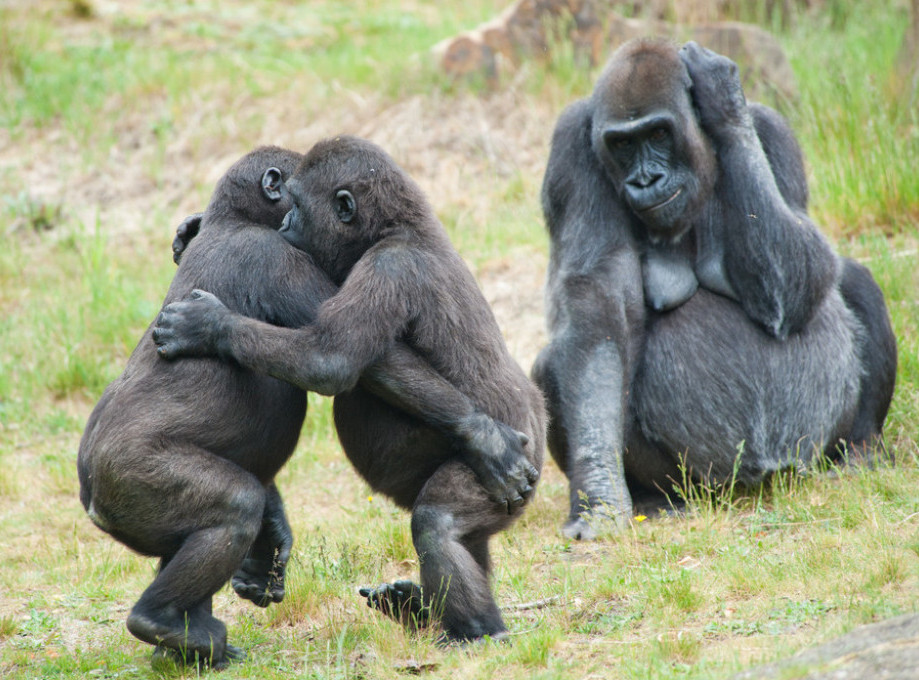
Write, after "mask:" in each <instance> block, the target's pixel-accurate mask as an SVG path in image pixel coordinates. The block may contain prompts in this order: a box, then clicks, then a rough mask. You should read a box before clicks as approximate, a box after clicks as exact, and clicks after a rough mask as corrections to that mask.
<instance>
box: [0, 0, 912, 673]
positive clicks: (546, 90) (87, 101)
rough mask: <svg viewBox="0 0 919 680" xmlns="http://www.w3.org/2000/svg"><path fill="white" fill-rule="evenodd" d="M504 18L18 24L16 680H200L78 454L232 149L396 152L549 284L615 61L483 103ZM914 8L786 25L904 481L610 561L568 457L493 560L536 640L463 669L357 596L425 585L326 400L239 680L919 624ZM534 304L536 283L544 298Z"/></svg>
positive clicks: (1, 627)
mask: <svg viewBox="0 0 919 680" xmlns="http://www.w3.org/2000/svg"><path fill="white" fill-rule="evenodd" d="M503 4H504V3H503V2H498V1H497V0H495V1H492V2H487V1H485V0H470V1H467V2H464V3H447V4H444V3H441V4H440V5H437V4H436V3H414V4H410V5H409V6H406V5H405V3H399V2H395V1H394V0H361V1H360V2H358V3H349V4H346V3H336V2H331V1H328V2H325V1H322V0H320V1H319V2H310V3H292V2H267V1H261V2H254V3H225V2H224V3H214V2H199V1H195V2H169V3H153V2H149V1H146V0H137V1H136V2H131V3H121V5H122V7H121V9H119V10H118V11H113V10H112V6H111V3H109V4H101V3H100V4H99V5H98V6H96V5H95V4H93V3H85V2H71V3H62V2H57V3H52V2H50V1H46V2H37V3H34V2H33V3H7V4H5V5H4V6H3V7H2V8H0V140H2V143H0V232H2V233H3V234H4V235H5V236H6V239H5V242H4V248H3V249H2V250H0V465H2V469H3V474H2V475H0V556H2V557H0V675H2V676H3V677H9V678H17V679H18V678H23V679H25V678H30V679H31V678H36V677H40V678H51V677H56V678H85V677H104V678H155V677H190V676H193V675H194V674H193V673H189V672H186V673H184V674H183V673H182V672H181V671H178V670H171V671H170V670H168V669H167V670H166V671H163V672H156V671H154V670H152V669H151V668H150V665H149V658H148V656H149V652H148V649H147V648H146V646H144V645H142V644H140V643H138V642H137V641H136V640H134V638H132V637H131V636H130V634H129V633H128V632H127V631H126V629H125V627H124V619H125V616H126V615H127V611H128V609H129V607H130V605H131V604H132V603H133V601H134V600H135V599H136V597H137V595H138V594H139V593H140V591H141V590H142V589H143V588H144V587H145V585H146V584H147V583H148V582H149V580H150V578H151V576H152V570H153V563H152V561H151V560H148V559H145V558H141V557H138V556H136V555H134V554H132V553H130V552H129V551H127V550H125V549H123V548H122V547H121V546H120V545H118V544H116V543H115V542H114V541H112V540H111V539H109V538H108V537H107V536H105V535H104V534H102V533H101V532H99V531H98V530H96V529H95V528H94V527H93V526H92V525H91V523H90V522H89V521H88V520H87V518H86V517H85V513H84V512H83V510H82V508H81V506H80V505H79V502H78V500H77V480H76V473H75V469H74V467H75V466H74V461H75V456H76V448H77V445H78V442H79V437H80V434H81V432H82V429H83V426H84V424H85V421H86V417H87V415H88V414H89V411H90V410H91V408H92V406H93V405H94V403H95V402H96V400H97V399H98V397H99V395H100V394H101V391H102V389H103V388H104V386H105V385H106V384H107V383H108V382H109V381H110V380H111V379H113V378H114V377H115V376H116V375H118V373H120V371H121V370H122V368H123V366H124V364H125V361H126V359H127V356H128V354H129V353H130V352H131V350H132V348H133V346H134V344H135V342H136V341H137V338H139V337H140V335H141V334H142V332H143V329H144V328H145V327H146V325H147V324H148V323H149V322H150V320H151V319H152V318H153V316H154V315H155V313H156V311H157V309H158V307H159V303H160V300H161V299H162V295H163V292H164V291H165V289H166V287H167V285H168V282H169V280H170V278H171V277H172V274H173V271H174V267H173V265H172V263H171V261H170V259H169V243H170V241H171V238H172V231H173V229H174V226H175V225H176V224H178V222H179V220H180V219H181V218H182V217H183V216H184V215H186V214H188V213H190V212H193V211H195V210H198V209H200V208H201V207H202V206H203V204H204V202H205V201H206V200H207V197H208V195H209V193H210V190H211V188H212V187H213V184H214V181H215V180H216V179H217V177H219V175H220V174H221V173H222V171H223V169H224V168H225V167H226V166H227V165H228V164H229V162H230V161H231V160H233V159H234V158H235V157H237V156H239V155H241V154H242V153H244V152H245V151H246V150H248V148H250V147H251V146H253V145H255V144H258V143H264V142H274V143H282V144H286V145H289V146H294V147H297V148H300V147H303V148H306V146H308V144H309V143H311V142H312V141H313V140H314V139H315V138H316V137H318V136H321V135H325V134H332V133H333V132H336V131H338V130H339V129H346V130H349V131H354V132H358V133H360V134H365V135H369V136H372V137H374V138H375V139H377V140H378V141H380V142H381V143H383V144H384V145H385V146H387V147H388V148H391V149H392V150H393V152H394V154H396V155H397V157H399V159H400V160H401V161H403V162H404V163H405V164H406V166H407V167H408V168H409V170H410V171H411V172H412V174H413V175H415V176H416V177H418V179H419V181H420V182H421V183H422V184H423V186H424V188H425V189H426V191H427V193H428V195H429V196H430V197H431V199H432V201H433V202H434V204H435V208H436V209H437V211H438V213H439V214H440V216H441V218H442V219H443V221H444V223H445V225H446V226H447V228H448V230H449V231H450V234H451V237H452V238H453V239H454V241H455V243H456V244H457V246H458V248H459V249H460V251H461V252H462V253H463V255H464V256H465V257H466V258H467V260H468V261H469V262H470V263H471V264H472V266H473V267H474V269H475V270H476V271H478V272H480V273H482V274H486V275H488V276H493V272H499V273H500V272H505V273H504V274H503V276H504V277H505V278H509V279H510V287H511V288H522V287H526V286H528V285H529V284H527V283H525V282H526V281H528V279H526V278H525V275H528V274H529V273H530V272H531V268H528V267H529V266H530V265H527V262H530V261H534V262H537V263H542V264H537V265H536V266H537V267H539V266H544V262H545V254H546V251H547V243H546V239H545V236H544V233H543V230H542V218H541V214H540V209H539V203H538V193H539V186H540V182H541V176H542V171H543V169H544V163H545V155H546V152H547V148H548V139H549V135H550V133H551V128H552V125H553V123H554V120H555V118H556V117H557V115H558V113H559V111H560V110H561V108H562V107H563V106H564V105H566V104H567V103H568V102H570V101H572V100H573V99H575V98H577V97H580V96H583V95H585V94H586V93H587V92H589V90H590V86H591V82H592V80H593V78H594V77H595V75H596V70H587V69H585V68H583V67H579V66H578V65H577V64H576V63H575V61H574V59H573V57H572V56H571V55H570V54H569V53H566V52H565V50H559V51H557V52H556V53H555V54H554V55H553V57H552V59H551V61H550V62H548V63H547V64H538V63H530V64H527V65H525V66H524V67H523V68H522V69H521V70H520V71H519V72H518V73H517V74H515V75H513V76H511V77H508V78H507V79H505V81H503V82H502V84H501V86H500V87H499V88H498V89H497V90H495V91H487V90H484V89H482V88H481V86H479V85H475V86H466V85H463V84H462V83H446V82H444V81H443V80H442V79H441V78H439V77H438V75H437V72H436V70H435V68H434V67H433V65H432V64H431V63H429V61H428V60H427V58H426V50H427V47H428V46H429V45H432V44H434V43H435V42H437V41H438V40H440V39H441V38H443V37H446V36H449V35H452V34H454V33H456V32H458V31H460V30H463V29H465V28H469V27H471V26H474V25H475V24H476V23H478V22H479V21H482V20H484V19H487V18H490V17H491V16H494V15H495V14H497V12H498V11H499V10H500V9H502V8H503ZM902 4H903V3H896V2H889V3H882V4H881V5H878V4H877V3H875V4H873V5H872V6H871V8H870V9H867V8H863V7H862V6H861V4H860V3H854V2H850V3H846V2H843V1H842V0H840V1H838V2H834V3H830V5H831V7H830V9H831V12H829V13H820V12H815V13H807V14H801V15H800V16H799V17H798V18H797V20H796V21H795V22H793V23H792V25H790V26H789V27H788V28H787V29H783V32H782V33H781V35H780V39H781V41H782V43H783V45H784V46H785V47H786V49H787V51H788V54H789V57H790V58H791V61H792V65H793V66H794V70H795V73H796V76H797V79H798V89H799V91H800V97H799V99H798V100H797V101H795V102H790V103H788V108H787V113H788V115H789V117H790V119H791V121H792V124H793V125H794V127H795V129H796V130H797V131H798V132H799V136H800V139H801V142H802V146H803V148H804V150H805V154H806V157H807V161H808V169H809V175H810V181H811V187H812V212H813V214H814V216H815V218H816V220H817V221H818V223H820V224H822V225H824V226H825V228H826V231H827V233H828V234H830V235H831V236H832V238H833V239H834V240H835V241H836V243H837V245H838V248H839V250H840V251H841V252H843V253H845V254H847V255H850V256H853V257H857V258H859V259H860V260H862V261H864V262H866V263H867V264H868V266H869V267H870V268H871V269H872V271H873V272H874V274H875V276H876V278H877V279H878V281H879V283H880V285H881V287H882V288H883V289H884V291H885V294H886V296H887V299H888V302H889V306H890V312H891V318H892V322H893V325H894V329H895V331H896V333H897V337H898V341H899V350H900V364H899V375H898V383H897V389H896V393H895V397H894V401H893V404H892V407H891V411H890V415H889V417H888V422H887V430H886V431H887V437H888V442H889V444H890V446H891V448H892V449H893V450H894V451H895V452H896V454H897V456H898V465H897V466H896V467H895V468H886V467H881V468H879V469H876V470H872V471H841V472H839V473H838V474H815V475H811V476H807V477H778V478H777V479H776V480H775V481H774V483H773V485H772V486H771V487H769V488H763V489H757V490H746V491H745V490H735V492H734V493H733V494H728V493H726V492H725V491H724V490H719V489H702V490H696V492H695V493H694V494H687V495H688V499H689V501H688V504H689V512H688V513H687V514H686V515H685V516H681V517H652V518H648V519H643V520H642V519H641V518H635V519H634V520H633V522H632V523H631V526H630V527H629V528H628V529H627V530H626V531H623V532H621V533H619V534H616V535H612V536H609V537H606V538H604V539H603V540H601V541H598V542H595V543H587V544H584V543H573V542H569V541H566V540H565V539H563V538H562V537H561V534H560V532H559V530H558V529H559V526H560V524H561V522H562V519H563V518H564V516H565V513H566V511H567V507H566V506H567V485H566V482H565V479H564V477H563V476H562V475H561V473H560V472H559V470H558V469H557V468H556V467H555V466H554V465H551V464H550V465H549V466H548V467H547V469H546V472H545V476H544V479H543V481H542V482H541V485H540V490H539V493H538V495H537V498H536V500H535V502H534V503H533V505H532V507H531V509H530V510H529V511H528V512H527V514H526V515H525V516H524V517H523V519H522V520H521V521H520V522H519V523H518V524H517V525H515V526H514V527H513V528H512V529H511V530H510V531H508V532H506V533H505V534H502V535H501V536H500V537H498V539H497V540H496V541H495V546H494V555H495V562H496V565H495V566H496V571H495V588H496V591H497V594H498V599H499V602H500V603H501V604H502V605H504V606H507V607H508V609H507V611H506V618H507V621H508V624H509V625H510V628H511V632H512V644H510V645H493V644H485V645H481V646H477V647H474V648H472V649H466V650H443V649H439V648H437V647H436V646H434V645H433V644H432V639H431V637H430V636H426V635H422V636H417V637H412V636H409V635H406V634H405V633H403V631H402V630H401V629H400V628H399V627H397V626H396V625H394V624H391V623H390V622H388V621H385V620H383V619H382V618H381V617H379V616H377V615H376V614H375V613H374V612H372V611H370V610H369V609H368V608H367V607H365V606H364V605H363V604H362V602H361V601H360V599H359V598H358V597H357V595H356V587H357V586H358V585H370V584H376V583H379V582H382V581H387V580H392V579H394V578H404V577H411V576H412V575H413V574H414V573H415V572H416V570H417V564H416V563H415V560H416V557H415V555H414V551H413V549H412V546H411V538H410V534H409V529H408V520H407V516H406V515H405V514H404V513H403V512H401V511H399V510H398V509H397V508H395V507H394V506H393V505H392V504H390V503H389V502H388V501H387V500H385V499H383V498H380V497H377V496H374V495H372V494H371V493H370V491H369V489H368V488H367V486H366V485H365V484H364V483H363V482H362V481H361V480H360V479H359V478H357V476H356V475H354V474H353V472H352V471H351V469H350V467H349V465H348V464H347V462H346V461H345V460H344V457H343V456H342V455H341V452H340V449H339V447H338V444H337V441H336V438H335V434H334V430H333V427H332V423H331V414H330V409H329V402H328V400H326V399H323V398H320V397H315V396H313V395H311V396H310V411H309V415H308V421H307V424H306V426H305V428H304V432H303V436H302V438H301V443H300V446H299V448H298V451H297V453H296V455H295V456H294V459H293V460H292V461H291V463H290V464H289V465H288V466H287V467H286V468H285V470H284V471H283V472H282V474H281V475H280V478H279V480H278V482H279V485H280V487H281V489H282V490H283V493H284V494H285V499H286V501H287V506H288V508H289V512H290V515H291V521H292V524H293V528H294V531H295V535H296V537H297V539H296V544H295V548H294V553H293V558H292V563H291V566H290V571H289V580H288V588H289V589H288V594H287V597H286V599H285V601H284V602H283V603H282V604H281V605H279V606H273V607H271V608H269V609H267V610H261V609H256V608H254V607H251V606H246V605H245V604H244V603H242V602H240V601H239V600H238V599H237V598H235V596H234V595H233V594H232V592H231V591H230V590H229V589H224V590H222V591H221V592H220V593H219V594H218V596H217V598H216V602H215V607H216V611H217V615H218V616H219V617H221V618H222V619H224V620H226V621H227V622H228V624H229V627H230V635H231V639H232V641H233V642H234V643H235V644H239V645H241V646H243V647H244V648H246V649H247V650H248V651H249V655H250V658H249V660H248V661H247V662H246V663H245V664H241V665H238V666H234V667H232V668H231V669H229V670H228V671H226V672H224V673H223V674H222V676H221V677H227V678H290V677H297V678H323V679H325V678H394V677H404V676H406V675H412V674H416V673H418V674H421V675H424V676H427V677H431V678H447V677H459V676H461V677H472V678H487V677H495V676H500V677H504V678H531V677H532V678H543V679H551V678H570V677H583V678H589V677H596V678H600V677H603V678H607V677H612V678H635V679H639V678H640V679H642V680H645V679H650V680H654V679H658V678H659V679H664V678H690V679H693V678H710V677H728V676H730V674H731V673H732V672H734V671H737V670H740V669H742V668H747V667H749V666H751V665H753V664H755V663H757V662H759V661H761V660H771V659H776V658H781V657H784V656H787V655H789V654H790V653H792V652H793V651H795V650H797V649H800V648H802V647H805V646H807V645H810V644H813V643H816V642H819V641H823V640H826V639H828V638H830V637H832V636H834V635H836V634H839V633H842V632H844V631H847V630H850V629H851V628H853V627H854V626H856V625H858V624H862V623H866V622H870V621H874V620H879V619H881V618H885V617H888V616H892V615H895V614H899V613H906V612H913V611H916V602H917V601H919V598H917V595H919V499H917V496H916V494H915V489H916V487H917V483H919V449H917V446H916V441H917V435H919V310H917V308H919V300H917V291H919V270H917V267H916V266H915V262H916V258H917V255H916V248H917V240H919V238H917V236H919V234H917V230H916V226H915V224H916V219H917V216H919V180H917V175H916V173H915V168H916V167H919V136H917V130H919V121H917V118H916V116H917V114H916V109H915V107H912V108H910V107H908V106H906V105H904V100H903V98H902V97H901V95H900V94H899V93H898V92H897V90H896V89H895V87H894V85H893V81H892V80H891V78H890V74H891V71H892V67H893V63H894V59H895V56H896V48H897V45H898V41H899V36H900V35H901V34H902V30H903V27H904V24H905V21H904V17H903V15H902V11H903V10H902ZM87 8H88V10H87ZM87 11H88V16H87ZM539 274H540V276H538V277H537V278H538V279H539V280H540V281H541V272H539ZM486 282H487V281H486ZM492 282H493V281H492ZM499 283H500V281H499ZM504 283H507V281H504ZM538 285H539V284H536V285H534V286H533V287H534V290H532V291H529V290H523V291H519V290H515V291H514V293H515V295H519V296H520V299H521V300H525V301H529V300H531V299H533V300H535V302H534V303H533V304H535V305H536V308H537V309H539V307H538V306H539V299H540V293H539V291H538V290H536V288H538ZM511 299H512V300H515V301H516V300H517V299H518V298H517V297H512V298H511ZM514 304H516V303H512V304H511V305H510V308H509V309H508V308H505V309H500V308H497V307H496V312H497V313H498V314H499V319H501V320H502V323H503V327H504V329H505V332H506V333H507V335H508V339H509V342H510V343H511V344H512V345H514V346H520V347H523V348H524V349H525V350H526V351H529V350H530V349H532V348H534V347H535V348H538V346H539V344H540V342H541V340H540V336H539V331H538V330H536V331H533V330H531V328H530V326H527V325H526V323H525V322H526V318H524V314H523V312H521V311H520V310H518V309H516V308H515V307H514ZM505 307H507V305H505ZM537 327H541V319H540V320H539V323H538V324H537ZM528 333H529V334H531V335H532V337H527V334H528ZM521 604H523V605H525V606H523V607H514V605H521Z"/></svg>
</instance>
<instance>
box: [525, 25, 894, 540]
mask: <svg viewBox="0 0 919 680" xmlns="http://www.w3.org/2000/svg"><path fill="white" fill-rule="evenodd" d="M807 198H808V190H807V183H806V179H805V173H804V165H803V160H802V156H801V151H800V148H799V146H798V144H797V140H796V139H795V137H794V134H793V133H792V131H791V130H790V128H789V127H788V125H787V123H786V122H785V120H784V119H783V118H782V117H781V116H780V115H779V114H778V113H776V112H775V111H774V110H772V109H770V108H768V107H765V106H761V105H756V104H747V102H746V101H745V98H744V95H743V92H742V89H741V85H740V81H739V78H738V70H737V66H736V65H735V64H734V63H733V62H732V61H730V60H729V59H727V58H726V57H723V56H721V55H718V54H715V53H713V52H711V51H709V50H706V49H703V48H701V47H699V46H698V45H696V44H695V43H688V44H687V45H685V46H684V47H682V48H681V49H677V48H676V47H675V46H673V45H671V44H670V43H667V42H662V41H657V40H638V41H633V42H630V43H627V44H626V45H623V46H622V47H621V48H619V50H617V52H616V53H615V54H614V55H613V56H612V58H611V60H610V62H609V64H608V65H607V66H606V68H605V70H604V72H603V73H602V74H601V76H600V78H599V80H598V82H597V84H596V87H595V89H594V92H593V94H592V96H591V97H589V98H587V99H584V100H581V101H578V102H576V103H574V104H573V105H571V106H570V107H569V108H568V109H567V110H566V111H565V112H564V113H563V114H562V116H561V117H560V119H559V122H558V124H557V126H556V129H555V133H554V136H553V140H552V151H551V156H550V158H549V164H548V168H547V170H546V175H545V179H544V183H543V194H542V199H543V210H544V213H545V217H546V223H547V227H548V230H549V235H550V238H551V254H550V263H549V273H548V280H547V304H548V313H547V316H548V325H549V329H550V343H549V345H548V346H547V347H546V348H545V349H544V350H543V351H542V352H541V353H540V355H539V357H538V359H537V362H536V364H535V365H534V368H533V377H534V379H535V380H536V382H537V384H539V385H540V386H541V388H542V389H543V391H544V393H545V395H546V399H547V405H548V409H549V416H550V426H549V439H548V444H549V449H550V452H551V453H552V455H553V457H554V458H555V460H556V461H557V462H558V464H559V465H560V467H561V468H562V470H564V471H565V473H566V475H567V476H568V479H569V485H570V515H569V518H568V520H567V522H566V524H565V527H564V532H565V534H566V535H567V536H569V537H571V538H591V537H593V536H595V534H596V530H597V524H596V522H595V521H594V520H598V521H599V520H603V519H608V518H609V516H610V515H612V518H613V519H615V520H617V521H619V522H621V521H623V520H624V519H625V518H627V517H628V516H629V515H630V514H631V512H632V501H633V497H641V496H644V497H648V495H649V494H651V496H656V497H657V500H658V501H661V502H663V501H664V500H665V499H664V498H662V497H661V496H660V494H661V493H662V492H663V493H666V492H668V491H670V490H672V489H673V486H674V484H675V483H679V482H680V481H681V480H682V479H683V478H684V475H683V471H684V470H685V471H686V472H687V473H688V475H689V477H690V479H692V480H697V481H705V482H707V483H723V482H727V481H729V480H731V479H732V478H733V479H734V480H735V481H736V482H738V483H740V484H744V485H751V484H756V483H758V482H760V481H762V480H764V479H765V478H767V477H768V476H769V475H770V474H771V473H773V472H775V471H776V470H780V469H783V468H787V467H793V466H806V465H807V464H808V463H810V462H811V461H813V460H814V459H815V458H818V457H820V456H824V455H825V456H828V457H829V458H831V459H835V458H840V457H844V458H845V459H846V460H848V459H849V458H855V459H867V458H870V457H872V456H874V455H883V454H884V453H885V451H884V446H883V442H882V440H881V428H882V426H883V423H884V418H885V416H886V414H887V409H888V407H889V405H890V399H891V396H892V393H893V386H894V379H895V373H896V344H895V340H894V336H893V332H892V330H891V326H890V321H889V318H888V314H887V309H886V306H885V303H884V299H883V296H882V294H881V291H880V289H879V288H878V286H877V284H876V283H875V282H874V280H873V278H872V277H871V274H870V273H869V272H868V270H867V269H865V268H864V267H862V266H861V265H859V264H857V263H856V262H853V261H852V260H849V259H846V258H841V257H839V256H837V255H836V254H834V252H833V251H832V249H831V248H830V246H829V244H828V243H827V242H826V240H825V239H824V238H823V237H822V236H821V234H820V233H819V232H818V230H817V228H816V227H815V226H814V224H813V223H812V222H811V221H810V219H809V218H808V216H807V213H806V208H807Z"/></svg>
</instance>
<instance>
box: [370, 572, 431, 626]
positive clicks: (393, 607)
mask: <svg viewBox="0 0 919 680" xmlns="http://www.w3.org/2000/svg"><path fill="white" fill-rule="evenodd" d="M358 592H359V593H360V595H361V597H366V598H367V606H368V607H370V608H371V609H377V610H379V611H381V612H382V613H383V614H385V615H386V616H388V617H390V618H391V619H395V620H396V621H399V622H401V623H402V625H404V626H406V627H409V628H414V629H418V628H423V627H424V626H426V625H427V624H428V621H429V619H430V609H429V608H428V607H426V606H425V605H424V598H423V597H422V593H421V586H419V585H418V584H417V583H413V582H412V581H407V580H405V581H396V582H394V583H384V584H382V585H380V586H378V587H376V588H361V589H360V590H359V591H358Z"/></svg>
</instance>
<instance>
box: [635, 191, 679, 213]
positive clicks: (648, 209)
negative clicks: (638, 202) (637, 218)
mask: <svg viewBox="0 0 919 680" xmlns="http://www.w3.org/2000/svg"><path fill="white" fill-rule="evenodd" d="M682 193H683V187H680V188H679V189H677V190H676V191H675V192H674V193H673V195H672V196H671V197H670V198H668V199H666V200H663V201H661V202H660V203H658V204H657V205H652V206H651V207H650V208H645V209H644V210H642V212H646V213H649V212H654V211H655V210H660V209H661V208H663V207H665V206H667V205H670V204H671V203H673V201H674V200H676V197H677V196H679V195H680V194H682Z"/></svg>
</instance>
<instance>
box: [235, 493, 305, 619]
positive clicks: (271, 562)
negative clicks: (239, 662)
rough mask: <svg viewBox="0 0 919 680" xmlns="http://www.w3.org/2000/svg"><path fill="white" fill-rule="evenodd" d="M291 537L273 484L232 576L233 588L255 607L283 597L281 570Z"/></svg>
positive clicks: (284, 567) (282, 505)
mask: <svg viewBox="0 0 919 680" xmlns="http://www.w3.org/2000/svg"><path fill="white" fill-rule="evenodd" d="M293 542H294V536H293V532H292V531H291V529H290V524H289V523H288V522H287V516H286V515H285V514H284V502H283V501H282V500H281V494H280V493H278V488H277V487H276V486H275V485H274V483H272V484H270V485H269V486H268V488H267V493H266V496H265V512H264V515H263V517H262V528H261V531H259V534H258V536H257V537H256V539H255V542H254V543H253V544H252V547H251V548H250V549H249V553H248V554H247V555H246V558H245V559H244V560H243V563H242V564H241V565H240V566H239V569H237V570H236V573H235V574H234V575H233V581H232V584H233V590H235V591H236V594H237V595H239V596H240V597H241V598H243V599H246V600H251V601H252V602H254V603H255V604H257V605H258V606H259V607H267V606H268V605H269V604H271V603H272V602H281V601H282V600H283V599H284V572H285V570H286V568H287V561H288V559H290V549H291V547H293Z"/></svg>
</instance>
